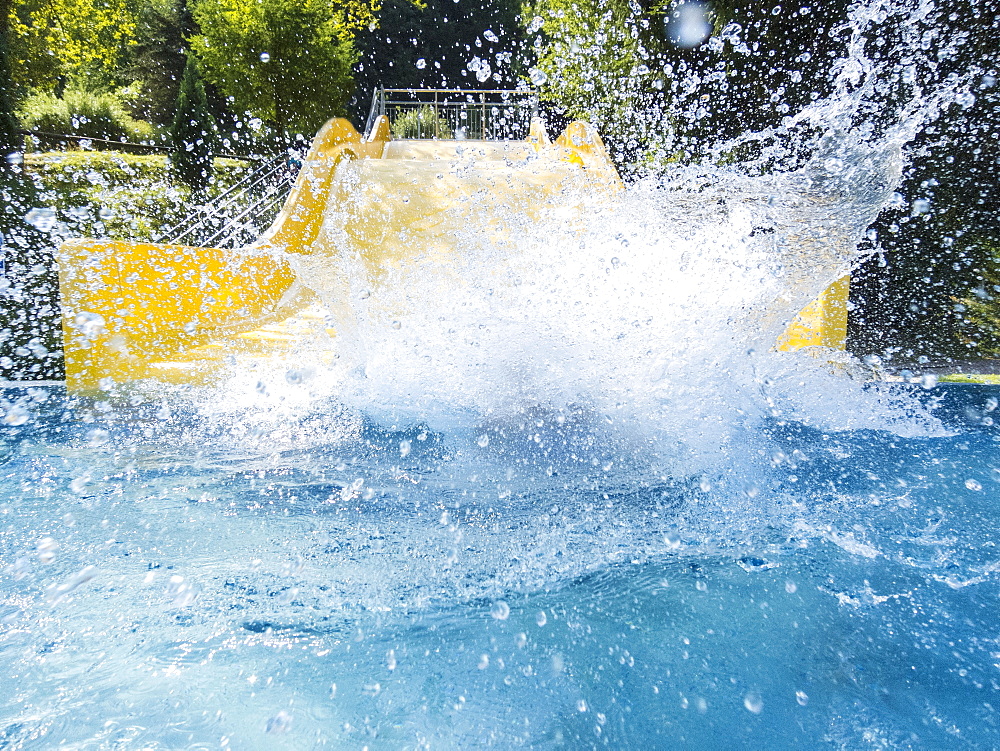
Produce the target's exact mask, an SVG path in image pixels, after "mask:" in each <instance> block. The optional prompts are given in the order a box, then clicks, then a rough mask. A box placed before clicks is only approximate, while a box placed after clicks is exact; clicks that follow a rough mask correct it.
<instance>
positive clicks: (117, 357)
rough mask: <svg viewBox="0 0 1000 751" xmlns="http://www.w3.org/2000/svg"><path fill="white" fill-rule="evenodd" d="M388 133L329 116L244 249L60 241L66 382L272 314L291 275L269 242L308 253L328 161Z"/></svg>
mask: <svg viewBox="0 0 1000 751" xmlns="http://www.w3.org/2000/svg"><path fill="white" fill-rule="evenodd" d="M383 119H384V118H383ZM388 137H389V129H388V120H387V119H385V122H380V123H378V124H377V127H376V128H375V130H374V131H373V137H372V138H371V139H369V140H367V141H364V140H362V138H361V135H360V134H359V133H358V132H357V130H355V129H354V126H353V125H351V124H350V122H348V121H347V120H344V119H339V118H338V119H334V120H331V121H330V122H328V123H327V124H326V125H325V126H324V127H323V129H322V130H320V132H319V134H318V135H317V136H316V138H315V139H314V140H313V143H312V146H311V148H310V149H309V153H308V155H307V157H306V159H305V160H304V162H303V167H302V169H301V171H300V172H299V175H298V177H297V179H296V182H295V185H294V186H293V188H292V192H291V194H290V195H289V197H288V200H287V201H286V202H285V206H284V208H283V209H282V211H281V213H280V214H279V215H278V217H277V218H276V219H275V221H274V223H273V224H272V226H271V228H270V229H269V230H268V231H267V233H265V234H264V235H263V236H262V237H261V239H260V240H258V241H257V242H256V243H254V245H253V246H251V247H250V248H247V249H245V250H236V251H232V250H220V249H217V248H192V247H183V246H176V245H157V244H152V243H133V242H126V241H121V240H72V241H69V242H67V243H64V244H63V245H62V247H61V248H60V249H59V253H58V260H59V287H60V294H61V296H62V305H63V335H64V352H65V359H66V387H67V389H68V390H69V391H70V392H71V393H93V392H96V391H97V390H99V389H100V387H101V383H100V382H101V379H105V378H110V379H111V380H112V381H114V382H116V383H121V382H125V381H128V380H133V379H136V378H142V377H144V375H145V369H144V364H145V363H148V362H151V361H156V360H165V359H170V358H171V357H172V356H174V355H175V354H176V353H178V352H180V351H181V350H183V349H185V348H188V347H192V346H197V345H199V344H202V343H204V342H205V341H207V340H208V338H209V336H210V334H211V333H212V332H213V331H215V330H218V329H219V328H225V327H226V326H227V325H230V324H235V323H237V322H244V323H250V324H251V325H252V324H253V323H254V322H255V321H261V322H262V321H264V320H266V319H267V318H268V317H269V316H272V315H274V314H276V313H277V312H278V308H279V302H280V301H281V299H282V298H283V296H284V295H285V294H286V293H288V292H289V290H290V288H291V286H292V283H293V282H294V280H295V277H294V274H293V272H292V270H291V268H290V266H289V265H288V263H287V262H285V261H282V260H279V253H275V252H274V251H290V252H306V253H307V252H309V249H310V246H311V245H312V243H313V242H314V241H315V239H316V236H317V234H318V233H319V228H320V226H321V224H322V220H323V215H324V213H325V209H326V201H327V197H328V194H329V190H330V184H331V181H332V179H333V173H334V170H335V169H336V165H337V163H338V162H339V161H340V160H341V159H344V158H348V159H349V158H357V157H369V156H380V155H381V153H382V149H383V148H384V146H385V141H386V140H387V139H388ZM101 321H103V324H102V323H101Z"/></svg>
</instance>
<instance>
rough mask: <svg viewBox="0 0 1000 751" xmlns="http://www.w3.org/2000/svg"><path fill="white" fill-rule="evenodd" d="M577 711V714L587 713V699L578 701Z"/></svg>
mask: <svg viewBox="0 0 1000 751" xmlns="http://www.w3.org/2000/svg"><path fill="white" fill-rule="evenodd" d="M576 711H577V712H586V711H587V702H586V700H585V699H578V700H577V702H576Z"/></svg>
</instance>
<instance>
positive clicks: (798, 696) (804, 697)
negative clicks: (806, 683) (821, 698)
mask: <svg viewBox="0 0 1000 751" xmlns="http://www.w3.org/2000/svg"><path fill="white" fill-rule="evenodd" d="M795 701H797V702H798V704H799V706H800V707H804V706H805V705H806V704H808V703H809V695H808V694H807V693H806V692H805V691H796V692H795Z"/></svg>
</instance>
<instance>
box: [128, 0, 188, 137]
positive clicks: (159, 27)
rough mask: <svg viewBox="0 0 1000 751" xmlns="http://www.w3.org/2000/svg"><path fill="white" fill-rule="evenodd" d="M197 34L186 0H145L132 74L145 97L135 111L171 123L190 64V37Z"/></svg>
mask: <svg viewBox="0 0 1000 751" xmlns="http://www.w3.org/2000/svg"><path fill="white" fill-rule="evenodd" d="M194 33H195V28H194V20H193V19H192V18H191V14H190V12H189V11H188V9H187V4H186V2H185V0H145V2H143V3H142V5H141V6H140V8H139V14H138V20H137V23H136V38H135V44H134V45H133V47H132V63H131V67H130V70H129V73H130V75H131V77H132V78H134V79H135V81H136V82H137V84H138V87H139V90H140V92H141V93H142V96H141V97H139V98H137V100H136V102H135V105H134V106H135V109H134V110H133V112H134V114H135V115H136V116H137V117H140V118H141V119H143V120H149V121H150V122H153V123H157V124H159V125H170V124H171V123H172V122H173V119H174V108H175V106H176V104H177V94H178V92H179V90H180V83H181V78H182V77H183V75H184V66H185V65H186V64H187V57H188V56H187V55H186V54H185V52H184V50H185V48H186V47H187V41H186V40H187V38H188V37H189V36H191V35H192V34H194Z"/></svg>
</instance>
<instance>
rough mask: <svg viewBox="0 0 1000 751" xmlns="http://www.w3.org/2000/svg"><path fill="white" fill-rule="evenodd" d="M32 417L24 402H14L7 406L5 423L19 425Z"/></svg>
mask: <svg viewBox="0 0 1000 751" xmlns="http://www.w3.org/2000/svg"><path fill="white" fill-rule="evenodd" d="M30 419H31V413H30V412H29V411H28V408H27V407H25V406H24V405H23V404H14V405H12V406H10V407H8V408H7V411H6V412H5V413H4V416H3V424H4V425H11V426H14V427H17V426H18V425H24V424H25V423H26V422H28V420H30Z"/></svg>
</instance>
